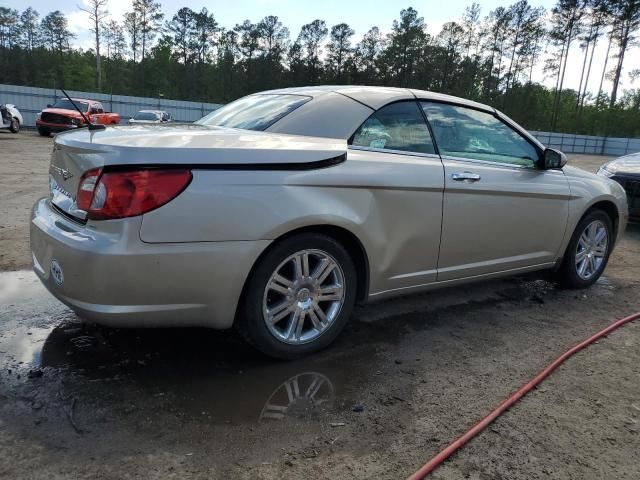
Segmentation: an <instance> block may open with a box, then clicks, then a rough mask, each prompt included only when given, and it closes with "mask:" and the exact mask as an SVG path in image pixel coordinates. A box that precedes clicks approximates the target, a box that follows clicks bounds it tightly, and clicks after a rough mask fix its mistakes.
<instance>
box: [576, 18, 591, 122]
mask: <svg viewBox="0 0 640 480" xmlns="http://www.w3.org/2000/svg"><path fill="white" fill-rule="evenodd" d="M592 33H593V24H591V27H590V28H589V36H588V37H587V45H586V47H585V49H584V60H583V61H582V72H581V73H580V84H579V85H578V98H577V99H576V112H577V111H578V107H579V106H580V98H581V96H582V94H581V92H582V82H583V81H584V71H585V69H586V68H587V58H589V47H590V46H591V34H592Z"/></svg>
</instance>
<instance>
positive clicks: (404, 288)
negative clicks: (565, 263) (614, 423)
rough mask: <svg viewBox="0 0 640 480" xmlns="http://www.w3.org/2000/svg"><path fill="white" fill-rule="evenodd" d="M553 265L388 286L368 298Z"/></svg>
mask: <svg viewBox="0 0 640 480" xmlns="http://www.w3.org/2000/svg"><path fill="white" fill-rule="evenodd" d="M554 265H555V262H545V263H537V264H535V265H528V266H526V267H517V268H511V269H507V270H499V271H497V272H489V273H481V274H478V275H470V276H468V277H461V278H452V279H450V280H439V281H435V282H429V283H422V284H418V285H409V286H407V287H398V288H390V289H389V290H381V291H379V292H375V293H370V294H369V297H368V298H369V299H371V298H375V297H377V296H380V295H384V294H388V293H392V292H399V291H401V290H410V289H414V288H423V287H431V286H440V285H447V284H454V283H457V282H461V283H462V282H464V281H467V280H471V279H478V278H485V277H493V276H503V275H504V276H508V275H511V274H515V273H518V272H523V271H534V270H544V269H546V268H551V267H553V266H554Z"/></svg>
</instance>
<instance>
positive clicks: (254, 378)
mask: <svg viewBox="0 0 640 480" xmlns="http://www.w3.org/2000/svg"><path fill="white" fill-rule="evenodd" d="M596 288H597V287H596ZM611 288H613V287H612V286H611V284H610V282H609V281H608V280H607V279H605V278H603V279H602V280H601V282H600V289H602V290H606V291H608V290H610V289H611ZM554 292H555V289H554V288H553V286H552V285H551V284H549V283H548V282H545V281H544V280H539V279H528V278H516V279H508V280H501V281H495V282H488V283H484V284H478V285H472V286H467V287H465V288H464V295H461V293H462V291H461V290H460V289H448V290H442V291H435V292H430V293H427V294H423V295H417V296H412V297H408V298H405V299H402V300H400V301H398V300H394V301H387V302H382V303H378V304H375V305H372V306H369V307H364V308H359V309H357V311H356V313H355V314H354V318H353V319H352V322H350V324H349V325H348V327H347V329H346V331H345V332H344V334H343V335H342V336H341V337H339V339H338V341H337V342H336V343H335V344H334V345H333V346H332V347H331V348H329V349H327V350H325V351H324V352H321V353H319V354H317V355H313V356H311V357H309V358H307V359H303V360H298V361H295V362H281V361H273V360H271V359H268V358H266V357H265V356H263V355H261V354H260V353H258V352H256V351H255V350H253V349H252V348H251V347H249V346H247V345H246V344H245V343H244V342H243V341H242V340H240V339H239V338H238V337H237V336H236V335H235V334H234V333H233V332H220V331H215V330H211V329H202V328H176V329H115V328H107V327H101V326H96V325H91V324H85V323H82V322H81V321H80V320H79V319H78V318H77V317H76V316H75V315H74V314H73V313H72V312H71V311H70V310H69V309H67V308H66V307H64V306H63V305H62V304H60V303H59V302H58V301H57V300H55V299H54V298H53V297H52V296H51V295H50V294H49V293H48V292H47V291H46V290H45V288H44V287H43V286H42V285H41V284H40V283H39V281H38V280H37V278H36V277H35V275H34V274H33V273H31V272H26V271H20V272H5V273H0V394H3V393H9V394H11V393H14V392H20V393H19V395H22V396H23V397H24V396H27V397H29V398H31V402H32V403H33V401H37V402H40V401H41V400H40V399H41V398H43V397H45V398H51V397H52V396H53V397H55V398H67V397H69V396H70V395H72V396H73V397H74V398H81V399H82V401H83V403H84V404H88V405H94V406H95V407H96V408H99V409H102V410H108V411H113V412H121V413H123V414H128V413H130V412H132V411H138V412H141V413H142V412H145V414H146V413H148V412H151V413H153V412H154V411H157V412H165V413H166V412H167V411H170V412H172V413H173V414H175V415H177V416H178V417H181V418H184V419H189V418H191V419H197V420H198V421H199V422H201V421H203V420H205V421H207V422H210V423H212V424H229V423H231V424H251V423H263V422H273V421H281V420H286V419H288V418H295V419H303V420H314V419H318V418H323V417H326V416H327V415H331V414H333V413H336V412H346V411H349V412H350V411H358V409H361V408H366V406H365V407H363V406H362V405H360V403H359V401H360V398H361V397H362V395H361V394H362V392H364V391H371V390H372V389H373V390H375V388H376V385H377V384H380V383H382V382H385V381H389V380H390V379H388V378H385V377H386V375H387V373H386V372H388V369H387V368H386V367H387V366H388V365H387V364H388V359H387V358H385V351H387V350H388V348H387V347H388V346H391V345H397V344H398V342H401V341H402V338H403V337H404V336H405V335H406V334H410V333H411V332H412V331H413V330H415V329H423V328H430V324H429V323H424V321H422V320H421V321H420V322H421V323H420V324H418V323H416V322H414V321H412V320H411V318H412V317H414V315H412V312H416V311H418V312H421V313H429V312H433V318H434V320H435V319H437V317H438V315H439V312H443V311H445V310H448V309H454V310H460V311H461V312H463V311H464V310H465V309H469V308H474V305H477V304H486V303H499V302H505V301H506V302H513V301H527V302H532V303H533V304H540V303H544V301H545V300H544V298H545V297H546V296H547V295H554V294H555V293H554ZM603 293H604V292H603ZM605 294H606V293H605ZM389 317H396V318H391V319H390V318H389ZM381 319H385V321H378V320H381ZM3 384H4V385H3ZM21 387H25V388H21ZM36 397H37V398H36ZM34 398H35V399H36V400H33V399H34ZM44 401H46V400H44Z"/></svg>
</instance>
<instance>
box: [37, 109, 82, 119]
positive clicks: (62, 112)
mask: <svg viewBox="0 0 640 480" xmlns="http://www.w3.org/2000/svg"><path fill="white" fill-rule="evenodd" d="M42 113H55V114H57V115H66V116H67V117H78V118H80V117H81V115H80V114H79V113H78V112H77V111H76V110H67V109H66V108H45V109H44V110H42Z"/></svg>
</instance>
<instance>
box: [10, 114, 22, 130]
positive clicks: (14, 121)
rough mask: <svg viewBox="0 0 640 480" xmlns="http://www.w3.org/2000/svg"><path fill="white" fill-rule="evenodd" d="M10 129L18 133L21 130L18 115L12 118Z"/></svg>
mask: <svg viewBox="0 0 640 480" xmlns="http://www.w3.org/2000/svg"><path fill="white" fill-rule="evenodd" d="M9 130H11V133H18V132H19V131H20V121H19V120H18V119H17V118H16V117H12V118H11V126H9Z"/></svg>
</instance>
